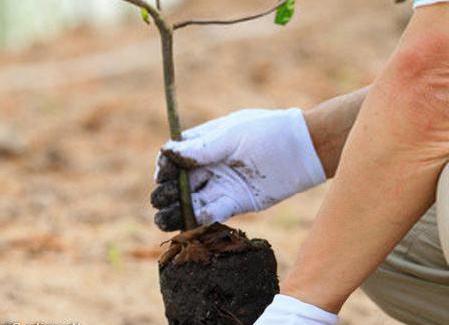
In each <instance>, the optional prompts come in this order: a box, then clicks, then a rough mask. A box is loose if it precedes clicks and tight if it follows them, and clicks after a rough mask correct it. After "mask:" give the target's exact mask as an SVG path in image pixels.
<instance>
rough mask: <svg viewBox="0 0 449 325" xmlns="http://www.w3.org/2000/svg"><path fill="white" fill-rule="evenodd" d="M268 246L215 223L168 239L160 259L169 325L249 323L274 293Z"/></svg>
mask: <svg viewBox="0 0 449 325" xmlns="http://www.w3.org/2000/svg"><path fill="white" fill-rule="evenodd" d="M276 269H277V263H276V259H275V256H274V253H273V251H272V249H271V246H270V244H269V243H268V242H267V241H265V240H261V239H253V240H249V239H248V238H247V237H246V235H245V234H244V233H243V232H241V231H239V230H236V229H232V228H229V227H227V226H224V225H221V224H218V223H215V224H213V225H211V226H208V227H207V226H206V227H201V228H198V229H196V230H193V231H190V232H185V233H182V234H181V235H178V236H176V237H174V238H173V239H172V241H171V245H170V248H169V250H168V251H167V253H166V254H165V255H164V256H163V257H162V259H161V261H160V284H161V291H162V295H163V298H164V304H165V308H166V316H167V319H168V322H169V324H170V325H200V324H201V325H204V324H211V325H212V324H214V325H217V324H218V325H228V324H229V325H231V324H245V325H246V324H248V325H249V324H253V323H254V322H255V321H256V320H257V318H258V317H259V316H260V315H261V314H262V312H263V311H264V310H265V308H266V307H267V306H268V305H269V304H270V303H271V302H272V300H273V297H274V295H276V294H277V293H278V292H279V284H278V278H277V273H276Z"/></svg>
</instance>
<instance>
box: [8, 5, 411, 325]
mask: <svg viewBox="0 0 449 325" xmlns="http://www.w3.org/2000/svg"><path fill="white" fill-rule="evenodd" d="M298 2H300V4H299V5H300V6H299V7H300V13H299V14H298V15H296V17H295V19H294V21H293V22H292V23H291V24H290V25H288V26H287V27H279V26H275V25H274V24H273V17H267V18H265V19H262V20H260V21H256V22H251V23H246V24H242V25H238V26H231V27H204V28H201V27H199V28H198V27H192V28H189V29H185V30H181V31H179V32H178V33H177V34H176V38H175V41H176V45H175V46H176V63H177V77H178V90H179V101H180V104H181V105H180V106H181V116H182V120H183V124H184V126H185V127H190V126H193V125H196V124H198V123H201V122H204V121H206V120H208V119H211V118H215V117H218V116H221V115H223V114H226V113H229V112H231V111H234V110H237V109H239V108H247V107H257V108H258V107H264V108H284V107H292V106H299V107H302V108H305V109H308V108H311V107H313V106H314V105H315V104H317V103H319V102H320V101H322V100H324V99H327V98H329V97H332V96H335V95H338V94H342V93H345V92H348V91H351V90H354V89H356V88H358V87H362V86H364V85H367V84H369V83H370V82H371V81H372V80H373V79H374V78H375V77H376V75H377V74H378V72H379V71H380V69H381V68H382V66H383V65H384V63H385V61H386V60H387V58H388V56H389V54H390V53H391V52H392V50H393V49H394V46H395V44H396V42H397V41H398V38H399V37H400V35H401V32H402V30H403V29H404V27H405V25H406V23H407V21H408V19H409V18H410V15H411V10H410V8H409V7H410V4H404V5H394V4H393V3H392V2H393V1H390V0H378V1H358V0H338V1H336V0H321V1H316V0H302V1H298ZM162 4H163V6H164V9H165V10H166V11H167V12H168V13H169V15H170V17H171V19H173V20H178V19H183V18H188V17H221V18H225V17H234V16H240V15H245V14H247V13H254V12H255V11H259V10H260V9H261V8H265V7H268V6H270V5H271V4H272V1H269V0H245V1H241V0H227V1H211V0H195V1H193V0H190V1H189V0H185V1H181V0H179V1H168V0H162ZM160 61H161V57H160V54H159V40H158V35H157V32H156V31H155V29H154V27H150V28H149V27H148V26H146V25H145V24H143V23H142V22H141V19H140V17H139V12H138V10H136V9H134V8H131V7H130V6H129V5H126V4H123V3H121V2H120V1H119V0H91V1H75V0H39V1H35V0H21V1H16V0H0V263H1V265H2V267H1V268H0V301H1V302H0V323H1V322H5V321H22V322H36V321H41V322H49V323H55V322H57V323H63V322H79V323H81V324H111V325H116V324H117V325H129V324H133V325H139V324H154V325H159V324H165V321H164V316H163V307H162V301H161V298H160V294H159V286H158V276H157V258H158V256H159V255H160V253H161V252H162V250H163V249H164V248H161V247H160V243H161V242H162V241H164V240H166V239H168V238H169V237H170V236H171V235H170V234H163V233H161V232H159V231H158V230H157V229H156V227H155V226H154V225H153V222H152V216H153V213H154V211H153V210H152V208H151V207H150V206H149V204H148V197H149V193H150V191H151V189H152V187H153V181H152V173H153V167H154V159H155V155H156V153H157V151H158V148H159V147H160V146H161V145H162V144H163V143H164V142H165V140H166V138H167V134H168V131H167V124H166V117H165V111H164V107H165V106H164V98H163V88H162V74H161V65H160ZM326 188H327V186H326V185H324V186H322V187H320V188H317V189H314V190H312V191H310V192H307V193H304V194H301V195H297V196H295V197H294V198H292V199H290V200H288V201H287V202H285V203H283V204H281V205H278V206H276V207H274V208H272V209H270V210H268V211H265V212H263V213H261V214H258V215H248V216H243V217H240V218H237V219H235V220H233V221H232V222H231V225H232V226H235V227H239V228H242V229H243V230H245V231H246V232H247V233H248V235H249V236H251V237H263V238H266V239H268V240H269V241H270V242H271V243H272V245H273V247H274V249H275V251H276V253H277V256H278V261H279V272H280V276H281V278H282V276H283V275H284V274H285V272H286V270H287V269H288V267H289V266H290V265H291V264H292V263H293V261H294V259H295V253H296V252H297V249H298V246H299V245H300V243H301V241H302V240H303V239H304V237H305V235H306V233H307V231H308V229H309V228H310V226H311V223H312V221H313V218H314V215H315V213H316V211H317V209H318V207H319V205H320V202H321V200H322V198H323V195H324V193H325V192H326ZM338 276H339V275H338V274H336V275H335V278H336V281H338ZM342 320H343V321H342V324H346V325H349V324H364V325H371V324H372V325H378V324H398V323H397V322H395V321H393V320H391V319H389V318H388V317H387V316H385V315H384V314H383V313H382V312H380V311H379V310H378V309H377V308H376V307H375V306H374V305H373V304H372V303H371V302H370V301H369V300H368V299H367V298H366V297H365V296H364V295H363V293H361V292H356V293H355V294H354V295H353V297H352V298H351V300H350V302H349V303H348V304H347V305H346V306H345V308H344V310H343V312H342Z"/></svg>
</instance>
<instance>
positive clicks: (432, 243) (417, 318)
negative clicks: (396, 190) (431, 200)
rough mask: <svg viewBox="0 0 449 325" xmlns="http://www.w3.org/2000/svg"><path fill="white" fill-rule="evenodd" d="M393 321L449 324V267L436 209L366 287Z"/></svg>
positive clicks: (413, 231)
mask: <svg viewBox="0 0 449 325" xmlns="http://www.w3.org/2000/svg"><path fill="white" fill-rule="evenodd" d="M363 289H364V291H365V292H366V293H367V295H368V296H369V297H370V298H371V299H372V300H373V301H374V302H375V303H376V304H377V305H379V307H381V308H382V309H383V310H384V311H385V312H386V313H387V314H389V315H390V316H392V317H393V318H395V319H397V320H399V321H402V322H404V323H405V324H411V325H447V324H449V266H448V264H447V262H446V259H445V257H444V254H443V251H442V248H441V243H440V239H439V235H438V226H437V218H436V208H435V207H432V208H431V209H430V210H429V211H428V212H427V213H426V214H425V215H424V216H423V218H422V219H421V220H420V221H419V223H418V224H416V225H415V227H414V228H413V229H412V230H411V231H410V232H409V233H408V235H407V236H406V237H405V238H404V239H403V240H402V242H401V243H399V244H398V246H397V247H396V248H395V249H394V251H393V252H392V253H391V254H390V255H389V256H388V258H387V259H386V261H385V262H384V263H383V264H382V265H381V266H380V267H379V268H378V270H377V271H376V272H375V273H374V274H373V275H372V276H371V277H370V278H369V279H368V280H367V281H366V282H365V284H364V285H363Z"/></svg>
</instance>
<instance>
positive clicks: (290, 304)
mask: <svg viewBox="0 0 449 325" xmlns="http://www.w3.org/2000/svg"><path fill="white" fill-rule="evenodd" d="M287 319H288V321H289V322H288V324H291V325H304V324H306V325H312V324H315V325H316V324H320V325H336V324H337V323H338V316H337V315H335V314H332V313H330V312H328V311H325V310H323V309H321V308H319V307H316V306H314V305H311V304H307V303H305V302H302V301H300V300H298V299H295V298H292V297H289V296H285V295H281V294H279V295H276V296H275V297H274V300H273V302H272V303H271V305H269V306H268V307H267V309H266V310H265V312H264V314H263V315H262V317H261V318H260V319H259V320H258V321H257V322H256V324H260V325H265V324H267V325H268V324H275V323H274V322H271V321H276V320H282V321H285V320H287Z"/></svg>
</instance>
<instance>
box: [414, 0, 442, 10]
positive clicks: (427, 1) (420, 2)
mask: <svg viewBox="0 0 449 325" xmlns="http://www.w3.org/2000/svg"><path fill="white" fill-rule="evenodd" d="M444 2H449V0H415V1H413V8H415V9H416V8H419V7H423V6H430V5H434V4H437V3H444Z"/></svg>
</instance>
